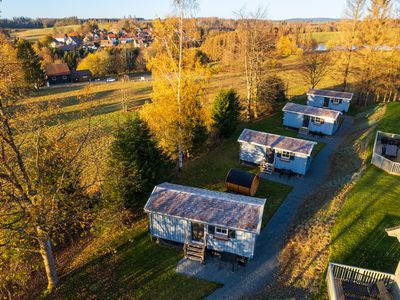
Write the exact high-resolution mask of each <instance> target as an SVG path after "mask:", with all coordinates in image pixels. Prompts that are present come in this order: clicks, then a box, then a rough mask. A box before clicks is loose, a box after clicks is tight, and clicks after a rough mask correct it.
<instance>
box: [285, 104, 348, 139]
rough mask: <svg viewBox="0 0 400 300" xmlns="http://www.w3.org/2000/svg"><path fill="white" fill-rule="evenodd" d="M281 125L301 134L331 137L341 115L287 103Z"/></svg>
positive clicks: (336, 128)
mask: <svg viewBox="0 0 400 300" xmlns="http://www.w3.org/2000/svg"><path fill="white" fill-rule="evenodd" d="M283 112H284V116H283V125H284V126H287V127H291V128H297V129H299V131H300V132H301V133H305V134H307V133H308V132H311V133H319V134H323V135H333V134H334V133H335V132H336V131H337V130H338V128H339V123H340V118H341V116H342V113H341V112H339V111H336V110H331V109H325V108H319V107H313V106H306V105H300V104H296V103H292V102H289V103H287V104H286V105H285V107H284V108H283Z"/></svg>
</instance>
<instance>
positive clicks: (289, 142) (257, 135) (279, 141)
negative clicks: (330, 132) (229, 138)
mask: <svg viewBox="0 0 400 300" xmlns="http://www.w3.org/2000/svg"><path fill="white" fill-rule="evenodd" d="M238 142H246V143H250V144H257V145H261V146H266V147H270V148H273V149H279V150H284V151H290V152H294V153H300V154H305V155H311V153H312V151H313V149H314V146H315V144H316V143H315V142H311V141H306V140H301V139H296V138H292V137H287V136H282V135H277V134H271V133H266V132H261V131H254V130H250V129H244V130H243V132H242V134H241V135H240V137H239V139H238Z"/></svg>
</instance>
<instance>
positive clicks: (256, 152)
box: [240, 143, 266, 164]
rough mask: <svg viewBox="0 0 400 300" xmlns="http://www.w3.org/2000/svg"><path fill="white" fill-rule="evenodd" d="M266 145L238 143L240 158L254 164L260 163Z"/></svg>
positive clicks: (263, 158)
mask: <svg viewBox="0 0 400 300" xmlns="http://www.w3.org/2000/svg"><path fill="white" fill-rule="evenodd" d="M265 157H266V147H261V146H257V145H252V144H249V143H240V160H241V161H245V162H250V163H254V164H261V163H262V162H264V161H265Z"/></svg>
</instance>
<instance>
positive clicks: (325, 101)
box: [324, 97, 330, 107]
mask: <svg viewBox="0 0 400 300" xmlns="http://www.w3.org/2000/svg"><path fill="white" fill-rule="evenodd" d="M329 101H330V99H329V98H326V97H325V98H324V107H329Z"/></svg>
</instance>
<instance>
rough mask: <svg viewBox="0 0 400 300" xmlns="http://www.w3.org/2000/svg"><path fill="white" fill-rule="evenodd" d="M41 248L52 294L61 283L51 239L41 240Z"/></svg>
mask: <svg viewBox="0 0 400 300" xmlns="http://www.w3.org/2000/svg"><path fill="white" fill-rule="evenodd" d="M39 246H40V255H41V256H42V259H43V263H44V267H45V270H46V276H47V290H48V291H49V292H52V291H54V289H55V288H56V287H57V285H58V282H59V281H58V275H57V270H56V264H55V262H54V256H53V250H52V247H51V241H50V239H39Z"/></svg>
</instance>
